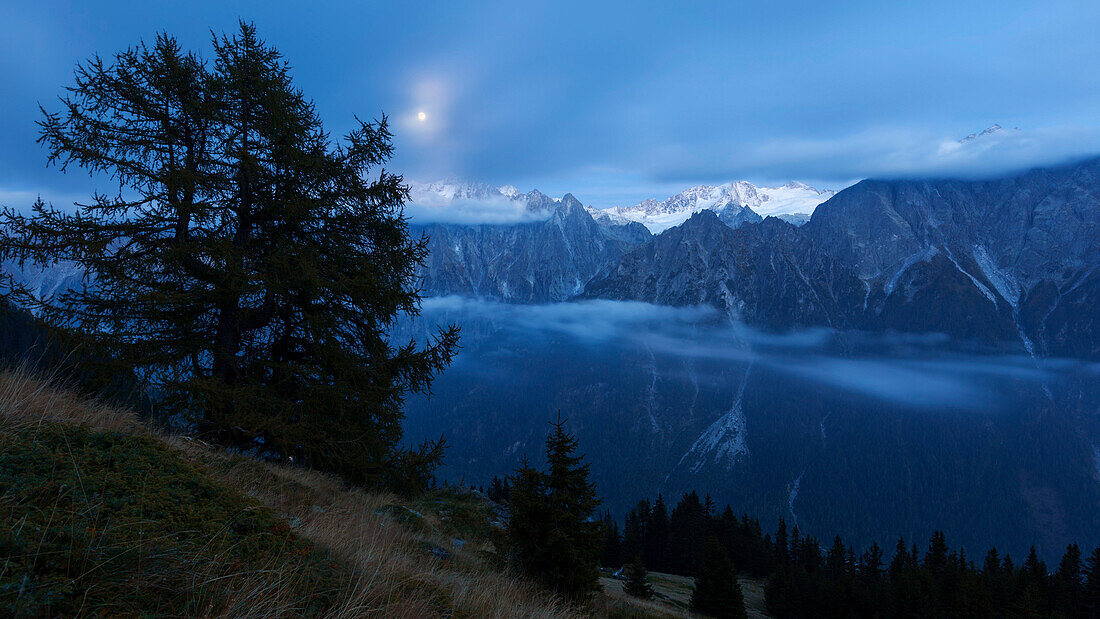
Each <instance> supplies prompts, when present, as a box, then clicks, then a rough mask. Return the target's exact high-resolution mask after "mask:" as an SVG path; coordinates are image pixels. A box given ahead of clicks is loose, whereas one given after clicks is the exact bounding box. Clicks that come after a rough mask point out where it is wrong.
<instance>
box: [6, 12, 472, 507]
mask: <svg viewBox="0 0 1100 619" xmlns="http://www.w3.org/2000/svg"><path fill="white" fill-rule="evenodd" d="M213 47H214V53H213V59H212V60H211V61H206V60H203V59H202V58H201V57H200V56H199V55H197V54H195V53H188V52H184V51H183V50H182V49H181V48H180V46H179V44H178V43H177V42H176V40H175V39H173V38H172V37H170V36H168V35H166V34H162V35H159V36H158V37H157V39H156V41H155V43H154V44H153V45H152V46H147V45H145V44H140V45H138V46H137V47H135V48H133V49H130V50H127V51H124V52H121V53H119V54H117V55H115V57H114V58H113V61H112V62H105V61H104V60H103V59H101V58H99V57H94V58H92V59H91V60H90V61H89V62H87V63H84V64H81V65H79V66H78V67H77V69H76V78H75V85H74V86H72V87H70V88H69V89H68V94H67V95H66V96H64V97H63V98H62V99H61V105H62V110H61V111H60V112H57V113H50V112H46V111H45V110H44V111H43V114H44V118H43V120H41V121H40V122H39V125H40V128H41V137H40V140H39V141H40V142H42V143H43V144H45V145H46V147H47V148H48V149H49V161H50V163H51V164H55V165H58V166H59V167H60V168H61V170H62V171H64V170H67V169H69V167H70V166H75V167H79V168H83V169H85V170H87V171H88V172H89V173H90V174H93V175H95V176H96V177H97V178H109V179H111V180H112V181H113V182H115V183H117V186H118V190H117V192H114V191H112V192H111V193H97V194H96V195H94V196H93V197H92V200H91V201H90V202H89V203H88V204H84V205H79V207H78V209H77V210H76V211H75V212H71V211H68V210H62V209H56V208H54V207H53V206H51V205H47V204H45V203H43V202H42V201H41V200H39V201H38V202H37V203H36V204H35V205H34V207H33V210H32V212H31V213H30V214H24V213H21V212H20V211H17V210H15V209H5V210H4V211H3V212H2V214H0V225H2V226H3V229H4V235H3V239H2V241H0V249H2V250H3V254H4V257H5V258H8V259H12V260H15V261H16V262H18V263H19V264H20V265H24V264H26V263H38V264H50V263H53V262H56V261H59V260H64V261H69V262H72V263H74V264H75V265H76V266H77V267H78V268H80V269H82V270H83V272H84V273H85V279H84V283H83V285H82V286H79V287H78V288H76V289H73V290H69V291H66V292H63V293H61V294H59V295H56V296H52V297H47V298H34V297H33V296H32V295H31V294H30V291H28V290H26V289H25V288H22V287H20V286H18V285H16V284H14V282H10V281H9V286H10V291H9V293H10V296H11V297H12V298H13V300H15V301H16V302H19V303H21V304H23V305H25V306H30V307H32V308H33V309H34V310H35V311H36V313H37V314H38V315H39V316H40V317H41V318H42V320H43V322H44V323H45V324H46V325H48V326H49V327H50V328H51V329H52V330H53V331H54V332H55V333H57V334H58V335H60V336H62V337H64V338H67V339H70V340H72V341H75V342H79V343H80V344H81V345H82V346H84V347H86V349H87V350H88V351H89V353H88V354H86V355H83V356H82V359H85V360H86V364H87V365H89V366H92V367H93V370H94V372H95V373H96V374H97V375H99V376H103V377H105V378H106V379H108V380H109V377H110V376H112V375H113V374H114V373H117V372H119V371H133V372H135V373H136V374H137V375H138V377H139V378H140V380H141V381H142V383H143V384H144V386H145V387H146V389H147V390H148V391H149V392H150V393H152V394H154V396H155V397H156V399H157V401H158V402H159V405H160V408H161V409H162V410H164V411H168V412H169V414H172V415H176V416H180V417H183V418H185V419H187V420H188V421H189V422H191V423H192V424H193V425H192V427H194V428H195V429H196V430H197V431H198V432H199V433H200V434H201V435H202V436H203V437H206V438H207V439H209V440H213V441H216V442H218V443H220V444H223V445H229V446H233V447H236V448H240V449H243V450H246V451H249V452H251V453H255V454H257V455H262V456H267V457H272V458H281V459H290V458H293V459H294V460H295V461H297V462H299V463H302V464H305V465H308V466H313V467H317V468H321V469H325V470H330V471H336V472H339V473H341V474H343V475H345V476H346V477H348V478H349V479H351V480H353V481H356V482H359V483H365V484H378V483H389V484H393V485H397V486H402V487H409V486H420V485H423V484H424V483H425V480H426V478H427V476H428V475H430V472H431V470H432V468H433V467H434V465H435V464H436V463H437V462H438V461H439V459H440V457H441V455H442V448H443V444H442V439H441V440H440V441H436V442H429V443H425V444H424V445H422V446H421V448H420V449H414V450H409V449H404V448H401V447H400V446H399V445H400V439H401V422H402V420H403V412H402V409H403V403H404V399H405V397H406V396H407V394H409V393H414V392H425V391H427V390H428V389H429V387H430V384H431V381H432V379H433V378H434V376H436V375H437V374H438V373H439V372H440V371H442V370H443V369H444V368H445V367H446V366H447V365H448V363H449V362H450V359H451V358H452V356H453V355H454V353H455V351H456V348H457V342H458V330H457V328H455V327H448V328H445V329H439V330H438V331H437V333H436V334H435V336H434V337H432V338H430V339H429V341H427V342H424V343H421V344H418V343H417V342H415V341H409V342H407V343H404V344H400V343H394V342H393V341H392V338H391V337H390V333H391V331H392V328H393V326H394V325H395V322H396V321H397V320H398V319H399V318H400V317H401V316H403V315H409V316H415V315H417V314H418V313H419V307H420V296H419V294H418V289H417V287H416V282H415V277H416V271H417V268H418V266H419V265H420V264H421V263H422V261H423V259H424V257H425V256H426V253H427V244H426V239H424V238H412V237H411V236H410V234H409V230H408V225H407V221H406V219H405V217H404V215H403V204H404V201H405V200H406V199H407V197H408V189H407V187H406V186H405V185H404V183H403V180H402V178H401V177H400V176H398V175H395V174H392V173H389V172H387V171H386V170H385V169H384V168H383V167H382V166H383V164H384V163H385V162H386V161H388V159H389V158H390V156H391V155H392V152H393V146H392V143H391V134H390V132H389V129H388V126H387V122H386V119H385V117H384V116H383V117H381V118H380V119H379V120H377V121H373V122H362V121H357V126H356V128H355V129H354V130H352V131H351V132H349V133H348V134H347V135H346V136H345V138H344V139H343V140H342V141H338V142H334V141H333V140H332V139H331V138H330V137H329V135H328V134H327V133H326V132H325V130H324V129H323V127H322V123H321V120H320V119H319V117H318V116H317V114H316V111H315V109H314V106H313V104H312V102H311V101H310V100H308V99H307V98H305V96H304V95H303V94H302V92H301V91H300V90H298V89H296V88H295V87H294V85H293V82H292V80H291V76H290V71H289V66H288V64H287V63H286V61H285V60H283V58H282V57H281V56H280V54H279V53H278V52H277V51H276V50H275V49H274V48H273V47H271V46H269V45H267V44H265V43H264V42H263V41H262V40H260V38H259V37H258V36H257V34H256V31H255V28H254V27H253V26H252V25H250V24H246V23H243V22H242V23H241V24H240V28H239V31H238V32H237V33H236V34H235V35H234V36H231V37H229V36H221V37H215V38H214V41H213Z"/></svg>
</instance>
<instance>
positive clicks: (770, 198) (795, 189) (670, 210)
mask: <svg viewBox="0 0 1100 619" xmlns="http://www.w3.org/2000/svg"><path fill="white" fill-rule="evenodd" d="M835 193H836V192H835V191H831V190H819V189H814V188H813V187H810V186H809V185H806V184H805V183H799V182H794V181H792V182H789V183H787V184H785V185H783V186H781V187H757V186H756V185H753V184H752V183H750V182H748V181H731V182H729V183H724V184H722V185H696V186H695V187H691V188H689V189H686V190H684V191H682V192H680V193H678V194H676V195H674V196H670V197H668V198H667V199H665V200H663V201H658V200H653V199H649V200H644V201H642V202H641V203H639V204H636V205H634V206H615V207H611V208H608V209H603V210H604V211H605V212H607V213H608V214H609V215H614V216H615V218H616V219H619V220H625V221H636V222H639V223H641V224H642V225H644V226H645V227H646V228H649V231H650V232H652V233H654V234H659V233H661V232H663V231H665V230H667V229H668V228H671V227H673V226H678V225H680V224H682V223H684V222H685V221H687V220H688V218H690V217H691V216H692V215H693V214H695V213H698V212H700V211H703V210H712V211H716V212H720V211H723V210H725V209H728V208H731V207H734V208H740V207H742V206H745V207H748V208H750V209H752V210H753V211H754V212H756V213H757V214H758V215H761V216H763V217H767V216H769V215H774V216H776V217H783V216H791V215H798V216H802V217H804V218H809V216H810V215H811V214H813V212H814V209H815V208H817V205H818V204H821V203H822V202H824V201H826V200H828V199H829V198H831V197H833V194H835ZM800 219H801V218H800Z"/></svg>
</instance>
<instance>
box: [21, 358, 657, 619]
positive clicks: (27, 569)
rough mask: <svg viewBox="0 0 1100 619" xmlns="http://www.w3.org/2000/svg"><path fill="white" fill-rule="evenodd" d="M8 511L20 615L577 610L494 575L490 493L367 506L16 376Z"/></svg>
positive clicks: (283, 469) (373, 498)
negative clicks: (484, 495) (154, 429)
mask: <svg viewBox="0 0 1100 619" xmlns="http://www.w3.org/2000/svg"><path fill="white" fill-rule="evenodd" d="M0 505H3V509H2V510H0V556H2V557H3V559H4V562H3V565H4V568H3V570H2V571H0V609H2V611H0V612H2V613H3V614H5V615H9V616H43V615H45V616H58V615H63V616H71V615H84V614H86V615H99V614H105V615H115V616H118V615H165V614H171V615H190V616H198V615H202V616H263V617H270V616H301V615H325V616H363V615H377V616H386V617H431V616H479V617H480V616H486V617H488V616H496V617H570V616H575V615H577V614H578V611H576V610H573V609H570V608H569V607H567V606H566V605H564V604H562V603H561V602H560V601H559V600H557V599H556V598H554V597H552V596H550V595H548V594H546V593H544V592H542V591H540V590H539V589H537V588H536V587H534V586H533V585H530V584H528V583H525V582H522V581H519V580H516V579H514V578H511V577H509V576H507V575H506V574H504V573H502V572H501V571H500V569H499V567H496V566H499V565H500V564H501V561H502V558H501V556H500V552H499V550H498V548H497V546H496V545H494V544H493V539H494V536H495V535H496V533H495V531H496V529H495V528H494V526H493V524H492V520H493V519H495V518H497V516H496V515H495V514H494V512H493V506H492V504H490V503H488V502H487V501H486V500H485V499H484V498H481V497H480V495H478V494H476V493H468V492H459V491H438V492H435V493H433V494H430V495H427V496H425V497H421V498H419V499H416V500H412V501H410V500H403V499H400V498H399V497H396V496H392V495H387V494H371V493H367V492H364V491H361V490H358V489H354V488H349V487H347V486H346V485H345V484H343V483H342V482H340V481H339V480H338V479H335V478H332V477H329V476H325V475H321V474H317V473H314V472H310V471H306V470H302V469H299V468H294V467H289V466H281V465H277V464H270V463H263V462H258V461H255V460H252V459H249V458H245V457H241V456H234V455H230V454H227V453H224V452H221V451H217V450H214V449H211V448H208V447H206V446H205V445H202V444H199V443H197V442H195V441H190V440H187V439H186V438H183V437H168V436H162V435H158V434H156V433H154V432H152V431H150V430H149V429H147V428H146V427H144V426H143V425H142V424H141V423H139V422H138V421H137V420H136V419H135V417H134V416H133V415H132V414H130V413H128V412H126V411H122V410H117V409H113V408H111V407H107V406H103V405H99V404H95V403H90V402H87V401H84V400H82V399H80V398H79V397H76V396H74V395H72V394H71V393H68V392H65V391H63V390H59V389H56V388H54V387H52V386H50V385H48V384H46V383H44V382H41V381H39V380H35V379H32V378H29V377H27V376H25V375H22V374H19V373H13V372H3V373H0ZM596 604H597V606H596V607H595V608H594V609H590V610H595V611H596V612H599V613H601V614H603V613H611V614H618V613H625V614H626V615H627V616H631V615H639V614H644V613H642V612H641V611H637V610H634V611H632V610H630V608H629V606H628V604H627V603H626V602H624V601H622V600H615V599H611V598H602V597H601V598H600V599H599V600H597V602H596Z"/></svg>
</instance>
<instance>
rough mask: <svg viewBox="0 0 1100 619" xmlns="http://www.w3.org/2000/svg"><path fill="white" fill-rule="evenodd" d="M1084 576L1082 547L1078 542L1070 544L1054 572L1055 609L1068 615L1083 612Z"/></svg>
mask: <svg viewBox="0 0 1100 619" xmlns="http://www.w3.org/2000/svg"><path fill="white" fill-rule="evenodd" d="M1082 576H1083V573H1082V571H1081V549H1080V548H1079V547H1078V546H1077V544H1070V545H1069V546H1068V547H1067V548H1066V552H1065V554H1064V555H1062V561H1061V562H1060V563H1059V564H1058V571H1057V572H1055V573H1054V583H1053V587H1054V610H1056V611H1057V612H1060V613H1062V614H1063V615H1065V616H1067V617H1072V616H1075V615H1077V614H1078V613H1080V612H1081V595H1082V593H1083V589H1084V586H1083V583H1082Z"/></svg>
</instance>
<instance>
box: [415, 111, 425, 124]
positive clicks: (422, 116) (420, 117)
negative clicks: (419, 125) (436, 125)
mask: <svg viewBox="0 0 1100 619" xmlns="http://www.w3.org/2000/svg"><path fill="white" fill-rule="evenodd" d="M416 119H417V120H419V121H420V122H424V121H425V120H428V115H427V114H425V113H424V112H417V113H416Z"/></svg>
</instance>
